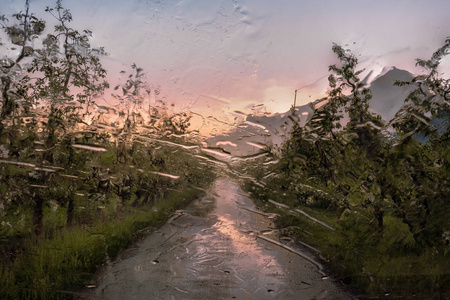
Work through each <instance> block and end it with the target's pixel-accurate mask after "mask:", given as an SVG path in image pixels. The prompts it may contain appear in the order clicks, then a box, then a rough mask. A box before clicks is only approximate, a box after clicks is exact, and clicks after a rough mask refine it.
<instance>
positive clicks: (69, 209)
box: [67, 197, 74, 227]
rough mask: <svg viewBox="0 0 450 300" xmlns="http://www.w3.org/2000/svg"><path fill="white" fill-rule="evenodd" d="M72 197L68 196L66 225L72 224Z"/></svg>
mask: <svg viewBox="0 0 450 300" xmlns="http://www.w3.org/2000/svg"><path fill="white" fill-rule="evenodd" d="M73 210H74V205H73V197H69V202H68V203H67V226H69V227H70V226H72V225H73Z"/></svg>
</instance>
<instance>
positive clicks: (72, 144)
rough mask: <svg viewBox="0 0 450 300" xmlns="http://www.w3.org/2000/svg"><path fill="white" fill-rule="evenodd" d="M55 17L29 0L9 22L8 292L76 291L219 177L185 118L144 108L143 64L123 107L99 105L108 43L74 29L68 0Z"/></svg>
mask: <svg viewBox="0 0 450 300" xmlns="http://www.w3.org/2000/svg"><path fill="white" fill-rule="evenodd" d="M46 14H47V17H48V18H50V19H53V21H54V23H55V26H54V27H53V29H51V28H47V27H46V22H45V21H44V20H43V19H40V18H38V17H36V16H35V14H34V13H32V12H31V10H30V5H29V1H26V5H25V11H21V12H18V13H17V14H15V15H13V16H12V17H10V16H9V17H8V16H1V17H0V27H2V30H4V32H5V34H6V37H7V38H8V41H5V40H3V41H2V44H0V47H2V50H4V53H12V55H10V56H5V57H2V58H1V61H0V79H1V82H0V83H1V84H0V89H1V90H0V99H1V106H0V298H1V299H55V298H57V299H66V298H69V299H70V298H73V296H74V295H76V292H77V291H79V290H81V289H83V288H84V287H86V284H88V283H89V281H90V280H91V278H92V276H93V275H94V272H95V271H96V269H97V268H98V267H99V266H100V265H102V264H104V263H105V262H106V261H107V260H108V259H113V258H114V257H115V256H116V255H117V254H118V252H119V251H120V250H121V249H124V248H126V247H128V246H130V245H131V244H132V243H133V242H135V241H137V240H138V239H139V238H140V237H141V236H143V235H144V234H146V233H148V232H149V231H151V230H153V229H154V228H156V227H158V226H160V225H161V224H163V222H164V221H165V220H167V219H168V218H169V217H170V215H171V213H173V212H174V211H175V210H176V209H179V208H182V207H183V206H185V205H187V204H188V203H189V202H191V201H193V200H194V199H196V198H198V197H200V196H201V195H202V194H203V188H206V187H207V186H208V185H209V184H210V183H211V182H212V181H213V179H214V176H215V174H214V170H213V168H212V167H205V166H204V165H202V163H203V164H204V162H200V161H199V159H198V158H197V157H196V155H197V154H198V149H199V147H198V141H197V140H196V138H195V134H191V133H190V132H189V131H188V127H189V120H190V116H189V115H188V114H185V113H170V112H169V111H168V109H167V107H166V105H165V103H163V102H161V103H160V105H159V106H158V107H151V106H148V107H145V105H144V102H145V99H146V97H147V96H148V95H149V94H150V93H151V92H154V93H156V92H157V91H151V90H150V89H148V88H147V86H146V84H145V80H144V79H145V74H144V73H143V70H142V69H140V68H139V67H137V66H136V65H132V66H131V70H130V73H129V74H128V75H127V74H126V72H125V71H124V72H122V74H126V76H127V77H126V80H125V81H124V82H123V83H121V84H119V85H118V86H117V87H116V88H115V90H116V91H117V94H114V95H113V97H115V98H116V99H117V102H118V103H120V107H121V109H120V110H115V109H114V108H111V107H100V106H99V105H97V104H96V99H98V97H100V96H102V94H103V93H104V92H105V89H106V88H108V87H109V84H108V83H107V82H106V81H105V78H106V74H107V71H106V70H105V69H104V68H103V66H102V64H101V56H102V55H105V54H106V52H105V50H104V49H103V48H93V47H91V44H90V37H91V36H92V32H91V31H89V30H84V31H78V30H76V29H73V28H72V27H71V26H70V25H71V21H72V15H71V13H70V11H69V10H67V9H65V8H64V7H63V6H62V2H61V1H56V4H55V6H54V7H48V8H47V9H46ZM16 50H19V51H16ZM14 53H15V54H14ZM17 53H18V54H17Z"/></svg>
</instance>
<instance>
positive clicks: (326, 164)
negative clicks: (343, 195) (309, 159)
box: [315, 141, 339, 186]
mask: <svg viewBox="0 0 450 300" xmlns="http://www.w3.org/2000/svg"><path fill="white" fill-rule="evenodd" d="M315 145H316V147H317V151H318V152H319V154H320V158H321V159H322V164H323V166H324V167H325V168H326V169H327V170H328V171H329V172H330V177H331V180H332V181H333V182H334V184H336V185H337V186H339V180H338V179H337V177H336V174H335V173H334V170H333V166H332V164H331V162H330V161H329V160H328V157H327V155H326V153H325V152H324V151H323V149H322V145H321V144H320V142H319V141H316V142H315Z"/></svg>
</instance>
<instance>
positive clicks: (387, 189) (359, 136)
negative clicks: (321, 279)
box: [248, 39, 450, 297]
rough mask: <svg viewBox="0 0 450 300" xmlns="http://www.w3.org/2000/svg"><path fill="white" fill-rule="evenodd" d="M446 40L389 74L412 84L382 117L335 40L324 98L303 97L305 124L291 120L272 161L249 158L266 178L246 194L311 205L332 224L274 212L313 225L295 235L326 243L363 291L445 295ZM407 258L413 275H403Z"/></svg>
mask: <svg viewBox="0 0 450 300" xmlns="http://www.w3.org/2000/svg"><path fill="white" fill-rule="evenodd" d="M449 41H450V40H448V39H447V40H446V41H445V45H444V46H443V47H441V48H440V49H438V51H436V52H435V53H434V54H433V56H432V58H431V59H430V60H417V64H418V66H421V67H423V68H424V69H425V70H426V71H428V74H427V75H420V76H417V77H415V78H413V79H412V80H411V81H409V82H397V83H396V84H397V85H412V86H416V87H417V88H416V90H413V91H412V93H411V94H410V95H409V96H408V97H407V98H406V100H405V105H404V106H403V107H402V108H401V110H400V111H399V112H398V113H397V114H396V115H395V117H394V119H393V120H391V121H390V122H388V123H387V124H384V123H383V121H382V120H381V117H380V116H378V115H375V114H373V113H371V112H370V110H369V108H370V105H369V102H370V99H371V91H370V89H368V88H367V87H366V86H365V84H364V83H362V81H361V80H360V78H359V77H358V75H359V74H361V72H362V71H357V70H356V67H357V64H358V60H357V59H356V57H355V56H354V55H353V54H352V53H350V52H349V51H348V50H345V49H343V48H342V47H340V46H338V45H335V44H334V45H333V48H332V50H333V52H334V53H335V54H336V55H337V58H338V62H339V63H338V64H335V65H332V66H330V68H329V70H330V71H331V75H330V76H329V83H330V91H329V95H328V97H327V98H326V99H322V103H325V104H324V105H322V106H320V107H318V108H316V107H315V106H314V104H312V105H311V108H312V109H313V113H312V115H311V116H310V117H309V118H308V121H307V122H306V125H305V126H304V127H300V126H299V125H298V124H294V126H293V129H292V131H291V137H290V139H288V140H287V141H286V142H285V144H284V145H283V147H282V151H281V154H280V160H279V163H278V164H273V165H271V167H268V168H266V169H265V170H264V171H261V169H259V168H258V169H256V170H254V171H252V168H251V167H248V170H250V171H249V172H250V173H251V174H252V175H254V176H255V177H256V179H257V180H258V181H259V182H261V183H264V185H263V187H262V186H256V185H252V187H251V188H250V189H249V190H250V191H251V192H252V193H253V195H254V196H256V197H258V198H259V199H261V200H263V201H267V200H269V199H277V200H276V201H279V202H282V203H285V204H287V205H289V206H290V207H291V208H296V207H302V209H313V212H314V211H316V212H318V214H319V217H318V218H319V219H322V220H324V219H325V220H326V221H327V222H328V223H329V224H333V226H334V227H335V228H337V229H338V232H339V233H335V232H328V233H318V232H317V229H316V228H315V227H314V226H313V227H311V225H310V224H308V225H306V224H307V223H303V221H300V219H299V217H295V218H294V219H292V218H293V216H292V215H287V216H286V215H285V213H284V214H283V213H281V215H282V216H283V217H282V218H281V219H280V221H279V224H280V226H294V227H296V226H299V227H302V228H304V229H305V230H308V231H311V232H313V233H314V236H310V235H304V234H300V238H301V239H302V241H310V242H311V243H313V245H316V246H317V247H320V248H321V249H324V252H325V253H327V254H328V255H329V256H330V257H331V258H333V259H334V261H332V265H333V266H334V268H335V270H337V271H338V272H339V273H340V274H341V276H344V277H345V279H344V281H345V282H346V283H348V284H351V285H354V286H357V287H358V288H360V289H362V290H363V291H364V292H365V293H367V294H374V295H378V296H380V295H381V296H382V295H383V294H385V293H386V291H391V292H392V293H391V294H392V295H397V296H398V295H402V292H404V291H405V290H406V289H407V287H410V288H411V290H414V292H411V294H409V295H410V296H412V295H413V294H416V295H421V296H423V297H430V295H432V296H431V297H436V296H437V297H442V296H443V295H446V296H449V295H450V294H449V293H450V291H449V290H448V288H445V286H448V284H446V283H448V282H449V277H450V276H449V273H448V268H449V267H450V266H449V265H448V261H449V260H448V253H449V250H450V240H449V232H450V221H449V219H448V218H447V215H448V214H449V212H450V202H449V196H448V195H450V169H449V167H450V165H449V162H450V161H449V158H450V143H449V128H450V127H449V125H450V123H449V121H450V120H449V115H450V114H449V113H448V107H449V102H448V100H449V96H450V93H449V86H448V79H443V78H440V77H439V73H438V71H437V68H438V66H439V62H440V60H441V59H442V58H443V57H445V56H446V55H448V54H449V49H450V43H449ZM292 113H294V111H292ZM292 119H293V120H295V118H292ZM394 130H395V131H394ZM419 134H420V135H419ZM268 173H269V174H272V175H271V176H266V175H267V174H268ZM274 174H275V175H274ZM266 205H267V204H266ZM277 212H278V211H277ZM287 220H289V221H287ZM286 222H288V224H289V225H287V224H285V223H286ZM296 234H297V233H296ZM430 253H433V259H434V261H433V262H432V263H430V261H429V257H430ZM342 265H343V266H344V267H343V268H342ZM412 265H413V266H414V269H415V270H420V272H418V275H419V276H411V273H412V271H411V270H412ZM390 268H391V269H390ZM392 269H395V271H392ZM423 273H427V274H433V275H432V276H428V275H427V276H420V274H423ZM408 280H410V282H409V283H408ZM433 285H434V287H433ZM416 287H422V289H423V290H420V289H419V290H418V289H417V288H416ZM387 294H389V293H387Z"/></svg>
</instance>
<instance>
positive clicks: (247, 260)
mask: <svg viewBox="0 0 450 300" xmlns="http://www.w3.org/2000/svg"><path fill="white" fill-rule="evenodd" d="M271 226H272V222H271V218H270V215H265V214H263V213H261V212H259V211H257V209H256V207H255V206H254V204H253V203H252V201H251V200H250V199H249V197H248V195H246V194H245V193H244V192H243V191H242V190H241V189H240V188H239V187H238V185H237V184H236V183H235V182H234V181H232V180H229V179H219V180H217V181H216V182H215V184H214V186H213V187H212V189H211V190H210V191H209V193H208V194H207V195H206V196H205V197H204V198H202V199H200V200H198V201H197V202H195V203H194V204H193V205H191V206H190V207H189V208H188V209H187V210H185V211H178V212H177V214H176V215H175V216H174V217H173V218H172V219H171V220H170V221H169V222H168V223H167V224H166V225H164V226H163V227H162V228H161V229H159V230H158V231H156V232H155V233H153V234H151V235H149V236H148V237H147V238H145V239H144V240H142V241H141V242H139V243H138V244H137V245H136V246H135V247H134V248H132V249H130V250H128V251H126V252H125V253H123V254H122V255H121V257H120V258H119V259H118V260H117V261H115V262H113V263H111V264H109V265H108V266H106V268H105V269H104V272H103V273H102V275H101V276H100V277H99V282H98V285H97V288H96V289H95V290H93V291H91V292H92V293H91V295H92V297H91V298H92V299H99V298H100V299H205V300H206V299H350V297H349V296H348V295H347V294H345V293H344V292H342V291H341V290H340V289H339V288H338V287H337V286H336V284H335V283H334V282H333V281H332V280H331V279H323V277H324V274H323V272H322V271H321V267H320V265H319V264H318V263H317V262H314V261H312V262H311V261H308V257H306V259H305V258H304V257H302V256H301V255H308V254H306V253H303V254H302V253H300V251H301V250H298V249H297V250H295V249H292V248H288V247H283V245H281V244H278V245H277V244H276V243H279V240H278V238H277V236H276V234H275V232H273V231H272V230H271ZM325 278H326V277H325Z"/></svg>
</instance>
